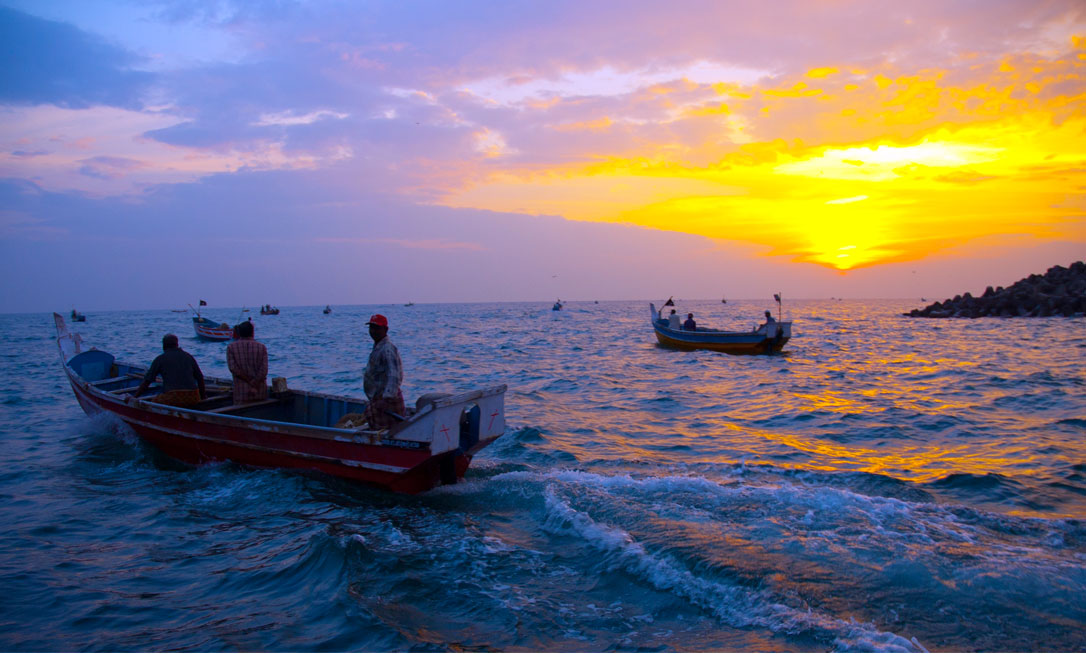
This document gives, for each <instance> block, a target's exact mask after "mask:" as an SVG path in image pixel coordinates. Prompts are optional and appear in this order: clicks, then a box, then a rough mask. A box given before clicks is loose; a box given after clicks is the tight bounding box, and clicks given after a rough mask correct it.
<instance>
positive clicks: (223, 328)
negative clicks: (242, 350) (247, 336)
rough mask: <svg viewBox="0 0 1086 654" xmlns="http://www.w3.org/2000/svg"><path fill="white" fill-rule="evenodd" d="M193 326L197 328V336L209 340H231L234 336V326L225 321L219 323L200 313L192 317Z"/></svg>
mask: <svg viewBox="0 0 1086 654" xmlns="http://www.w3.org/2000/svg"><path fill="white" fill-rule="evenodd" d="M192 328H193V329H195V330H196V335H197V336H199V337H200V338H205V339H207V340H209V341H229V340H230V339H232V338H234V328H233V327H231V326H230V325H227V324H226V323H224V322H223V323H219V322H215V321H214V320H211V319H210V318H204V317H202V316H201V315H200V314H196V315H195V316H193V317H192Z"/></svg>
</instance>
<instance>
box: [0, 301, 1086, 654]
mask: <svg viewBox="0 0 1086 654" xmlns="http://www.w3.org/2000/svg"><path fill="white" fill-rule="evenodd" d="M916 306H919V305H917V304H916V303H907V302H902V301H878V302H841V301H819V302H796V303H793V304H792V305H791V306H790V307H786V308H787V309H788V312H790V313H791V317H792V318H793V319H794V320H795V327H794V338H793V341H792V342H791V343H790V344H789V345H788V346H787V348H786V352H785V353H784V354H782V355H779V356H772V357H765V356H744V357H736V356H728V355H724V354H717V353H711V352H680V351H674V350H668V349H663V348H661V347H658V346H657V345H656V344H655V339H654V337H653V335H652V331H651V327H650V326H649V324H648V308H647V302H646V303H642V302H601V303H599V304H595V303H570V304H568V305H567V306H566V309H565V310H563V311H561V312H554V311H551V310H550V305H549V304H545V303H540V304H474V305H468V304H463V305H417V306H413V307H403V306H387V305H386V306H379V307H378V306H363V307H335V311H334V312H333V313H332V314H331V315H328V316H324V315H322V314H321V312H320V307H298V308H290V307H286V308H283V312H282V314H281V315H279V316H266V317H264V316H259V315H255V316H253V320H254V322H255V324H256V328H257V338H258V339H259V340H261V341H263V342H264V343H266V344H267V345H268V349H269V351H270V353H271V363H270V368H271V373H272V375H277V376H280V375H281V376H285V377H287V378H288V379H289V381H290V385H291V386H292V387H295V388H305V389H311V390H322V391H328V392H334V393H338V394H344V395H356V396H361V395H362V391H361V386H362V382H361V370H362V366H363V364H364V361H365V357H366V356H367V354H368V351H369V348H370V345H371V343H370V341H369V339H368V336H367V335H366V333H365V326H364V325H363V323H364V321H365V319H366V318H367V317H368V316H369V315H370V314H371V313H373V312H375V311H380V312H382V313H385V314H387V315H388V316H389V318H390V321H391V326H392V331H391V335H392V338H393V340H394V342H395V343H396V344H397V345H398V347H399V348H400V352H401V354H402V356H403V359H404V364H405V368H406V381H405V395H406V396H408V398H409V400H411V399H413V398H414V397H416V396H418V395H419V394H421V393H425V392H431V391H439V390H440V391H462V390H468V389H472V388H476V387H481V386H485V385H490V384H494V383H505V384H508V386H509V392H508V393H507V395H506V413H507V422H508V425H509V426H508V427H507V429H506V433H505V435H504V436H503V437H502V438H501V439H499V440H498V441H497V442H496V443H495V444H494V445H492V446H491V447H490V448H489V449H487V450H485V451H484V452H483V453H482V454H481V455H480V456H479V457H477V458H476V460H475V462H474V463H473V465H472V468H471V469H470V470H469V471H468V477H467V478H466V480H465V481H464V482H463V483H461V484H459V485H457V486H450V487H443V488H439V489H436V490H434V491H431V492H429V493H426V494H423V495H420V496H414V497H407V496H398V495H392V494H389V493H386V492H383V491H379V490H371V489H367V488H363V487H360V486H357V485H355V484H352V483H348V482H344V481H340V480H336V479H332V478H328V477H323V476H319V475H311V474H302V473H293V472H282V471H274V470H257V469H251V468H246V467H241V466H237V465H232V464H215V465H208V466H202V467H188V466H185V465H182V464H179V463H176V462H174V461H171V460H170V459H168V458H165V457H163V456H162V455H161V454H159V453H157V452H156V451H155V450H154V449H153V448H151V447H149V446H146V445H144V444H142V443H141V442H139V441H138V440H137V439H136V438H134V437H133V436H132V435H131V434H130V433H128V432H127V431H126V430H125V429H124V428H123V427H119V426H117V425H116V424H113V423H111V422H110V421H108V420H106V419H102V418H97V419H92V418H88V417H86V416H85V415H84V414H83V413H82V411H81V410H80V409H79V407H78V405H77V404H76V402H75V399H74V397H73V395H72V392H71V389H70V388H69V387H68V386H67V384H66V381H65V378H64V375H63V373H62V371H61V368H60V364H59V362H58V358H57V353H56V347H55V343H54V341H53V331H54V330H53V328H52V318H51V316H49V315H45V314H35V315H23V316H15V315H6V316H0V342H2V344H3V347H2V348H0V356H2V357H3V361H4V383H3V385H2V386H0V388H2V391H0V402H2V406H3V410H2V411H0V426H2V427H0V428H2V432H3V434H2V435H3V438H2V440H0V447H2V448H3V449H2V456H3V460H4V461H5V463H6V465H5V466H4V467H3V469H2V470H0V500H2V502H0V522H2V523H3V524H4V525H5V527H4V529H3V530H2V531H0V543H2V546H0V589H2V591H3V592H2V593H0V649H3V650H15V651H28V650H46V651H50V650H52V651H55V650H70V651H105V650H120V651H130V650H156V651H161V650H227V651H251V650H270V651H284V650H315V651H322V650H366V651H386V650H416V651H419V650H421V651H448V650H457V651H461V650H469V651H483V650H503V651H515V650H548V651H602V650H612V651H613V650H620V651H628V650H648V651H660V650H683V651H691V650H728V651H766V650H772V651H830V650H887V651H900V650H915V651H922V650H924V649H927V650H930V651H939V650H956V651H973V650H987V651H1055V650H1059V651H1083V650H1086V601H1084V599H1083V598H1084V597H1086V522H1084V520H1086V445H1084V440H1086V372H1084V369H1086V365H1084V363H1086V322H1084V320H1083V319H1082V318H1072V319H1067V318H1051V319H1041V318H1038V319H1019V320H1001V319H979V320H943V321H932V320H919V319H909V318H904V317H901V316H900V313H901V312H902V311H906V310H908V309H911V308H915V307H916ZM678 308H679V309H680V310H681V311H682V312H683V313H685V312H686V311H693V312H694V313H695V316H696V317H697V318H698V319H699V322H700V323H701V324H705V325H709V326H716V327H721V328H728V329H749V328H750V327H751V326H752V324H753V322H754V320H755V318H756V317H757V316H759V315H760V314H761V312H762V311H763V310H764V309H767V308H770V307H769V306H767V305H764V304H762V303H753V302H749V303H748V302H734V303H729V304H727V305H722V304H720V303H719V302H717V303H712V302H701V303H698V302H693V303H680V305H679V307H678ZM208 315H209V316H210V317H212V318H215V319H218V320H224V321H229V322H234V321H236V320H237V319H238V315H239V313H238V311H237V310H233V311H226V310H223V311H218V312H216V311H209V312H208ZM76 328H77V330H78V331H80V332H81V333H82V334H83V337H84V340H85V342H86V343H87V344H90V345H96V346H98V347H99V348H101V349H106V350H109V351H111V352H112V353H114V354H115V355H117V357H118V358H119V359H121V360H124V361H134V362H144V363H147V362H150V360H151V359H152V358H153V357H154V356H155V355H156V354H157V352H158V351H159V350H158V346H159V342H160V339H161V336H162V334H164V333H166V332H168V331H173V332H176V333H177V334H178V335H180V336H181V342H182V347H183V348H185V349H187V350H188V351H190V352H192V353H193V354H194V355H195V356H196V357H197V359H198V360H199V361H200V363H201V365H202V367H203V368H204V371H205V373H206V374H211V375H221V376H227V375H228V373H227V370H226V361H225V345H224V344H221V343H204V342H198V341H196V340H195V338H194V337H193V334H192V328H191V324H190V322H189V320H188V317H187V316H186V315H184V314H177V313H171V312H168V311H159V312H116V313H99V314H95V313H91V314H90V315H89V316H88V322H86V323H84V324H79V325H77V326H76Z"/></svg>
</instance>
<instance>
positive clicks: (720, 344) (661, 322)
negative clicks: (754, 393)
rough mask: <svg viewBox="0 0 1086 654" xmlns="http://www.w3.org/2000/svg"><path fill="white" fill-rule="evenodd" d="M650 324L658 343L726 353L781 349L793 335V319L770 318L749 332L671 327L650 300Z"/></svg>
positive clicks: (683, 348) (680, 347) (768, 351)
mask: <svg viewBox="0 0 1086 654" xmlns="http://www.w3.org/2000/svg"><path fill="white" fill-rule="evenodd" d="M649 311H650V312H651V320H652V328H653V330H654V331H655V332H656V340H658V341H659V342H660V344H661V345H665V346H668V347H674V348H679V349H682V350H714V351H716V352H727V353H728V354H771V353H773V352H780V351H781V349H782V348H783V347H784V345H785V343H787V342H788V340H789V339H790V338H792V321H791V320H784V321H780V322H771V323H769V324H768V325H763V326H762V327H760V328H758V329H756V330H754V331H749V332H726V331H721V330H719V329H706V328H705V327H698V328H697V329H696V330H693V331H691V330H687V329H671V328H670V327H668V322H667V320H665V319H662V318H661V317H660V314H659V313H658V312H657V311H656V305H655V304H653V303H651V302H650V303H649Z"/></svg>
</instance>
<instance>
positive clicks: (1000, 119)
mask: <svg viewBox="0 0 1086 654" xmlns="http://www.w3.org/2000/svg"><path fill="white" fill-rule="evenodd" d="M1017 64H1018V65H1014V66H1011V67H1009V69H1008V67H1007V66H1001V65H998V64H997V65H995V66H993V67H992V68H991V69H989V70H988V71H987V72H986V74H987V75H988V77H987V78H985V79H980V80H974V81H973V82H970V83H959V85H951V84H949V83H948V82H947V81H946V77H947V76H946V75H945V74H944V73H942V72H939V71H934V72H931V73H927V74H925V75H923V76H912V77H909V76H898V77H895V76H892V75H889V74H882V73H863V72H862V71H852V72H849V73H847V74H845V73H841V72H840V71H841V70H848V68H847V67H824V68H820V69H815V70H814V71H812V72H810V73H808V74H807V75H806V76H805V77H804V78H803V79H788V80H786V79H782V80H778V81H776V82H775V83H773V84H772V85H771V86H766V87H759V86H756V85H752V86H737V85H727V86H722V85H719V84H718V85H712V86H711V87H707V88H706V89H704V90H705V91H706V92H711V95H708V96H705V97H704V100H699V98H700V97H702V96H699V94H698V91H699V90H702V89H700V88H691V87H692V86H693V87H697V85H689V84H688V85H686V86H678V87H675V91H674V92H673V93H669V94H665V95H666V96H667V100H666V101H665V100H661V99H659V98H656V97H650V95H649V94H647V95H644V96H642V97H641V100H640V101H641V102H642V103H643V104H644V103H653V102H656V103H659V106H660V107H661V112H662V115H664V116H666V119H667V120H668V121H669V122H668V123H667V126H668V129H667V130H666V131H661V130H659V129H655V128H654V129H650V128H649V127H646V128H645V130H644V132H643V134H644V135H645V136H644V138H642V140H641V141H640V143H639V151H637V152H631V151H629V150H628V148H627V149H624V151H622V152H615V151H611V150H610V148H617V146H618V144H619V143H620V142H619V141H617V140H614V139H617V138H618V136H617V134H618V133H621V136H623V137H624V138H625V139H626V140H625V141H623V142H624V143H628V141H629V138H630V136H631V134H634V133H642V132H637V131H636V130H638V129H640V127H641V125H645V124H646V123H645V121H644V119H639V120H640V122H638V123H636V124H634V123H629V122H624V118H623V116H622V115H621V112H620V111H617V110H612V111H610V112H609V117H608V120H607V123H606V125H605V128H606V131H602V132H599V137H598V138H596V139H594V140H591V141H584V143H586V144H589V145H588V147H591V148H592V149H591V150H582V149H579V146H580V143H577V142H573V141H571V142H569V144H568V146H567V150H566V152H565V155H564V156H563V161H562V162H561V163H555V164H554V165H551V166H539V165H534V166H532V167H531V168H517V167H515V166H510V167H506V168H504V169H503V170H501V171H500V172H491V173H487V174H485V175H484V176H482V177H481V178H478V179H475V180H473V182H472V184H470V185H466V186H464V187H462V188H458V189H453V190H451V191H450V192H449V193H448V194H447V195H446V196H445V197H444V198H443V200H442V202H443V203H444V204H448V205H451V206H459V207H475V208H487V209H493V210H500V211H519V212H528V213H548V214H557V215H562V216H564V217H566V218H569V219H574V220H590V221H617V222H626V223H633V224H637V225H643V226H646V227H652V228H657V229H666V230H673V231H680V232H686V233H691V234H699V235H703V236H706V237H710V238H714V239H727V240H733V241H736V240H737V241H746V242H750V243H755V244H758V245H761V246H764V252H765V253H766V254H767V255H770V256H785V257H789V258H791V259H792V260H795V261H801V262H809V263H815V264H818V265H822V266H826V267H830V268H833V269H837V270H842V271H846V270H850V269H855V268H860V267H864V266H872V265H877V264H882V263H890V262H898V261H909V260H916V259H921V258H924V257H926V256H929V255H930V254H932V253H934V252H938V251H940V250H943V249H947V248H950V247H955V246H960V245H963V244H965V243H968V242H970V241H974V240H977V239H983V238H985V237H989V236H993V235H1000V234H1026V235H1031V236H1034V237H1039V238H1051V239H1067V240H1071V241H1076V242H1086V228H1084V223H1086V220H1084V215H1086V195H1084V193H1083V189H1086V154H1083V153H1086V85H1084V84H1083V83H1082V81H1081V80H1082V79H1084V78H1086V63H1083V62H1082V61H1081V60H1079V59H1075V58H1073V57H1067V58H1065V59H1063V60H1056V61H1047V60H1038V61H1033V62H1030V65H1022V62H1017ZM815 85H817V86H815ZM657 95H660V94H657ZM722 100H723V101H722ZM639 110H640V111H641V112H642V113H644V112H645V111H646V109H644V107H641V108H640V109H639ZM566 124H568V123H566ZM649 125H650V127H651V123H650V124H649ZM569 131H570V130H569V129H568V128H561V129H560V128H558V127H555V128H554V129H553V132H552V133H553V134H554V135H555V137H556V138H557V137H559V136H562V137H563V138H564V137H565V135H566V134H569ZM770 134H777V135H781V136H779V137H776V138H766V135H770ZM650 135H651V136H652V138H650ZM759 135H761V136H759ZM571 136H573V137H574V138H575V135H571ZM661 136H668V138H666V139H665V138H661ZM573 153H578V154H573ZM578 160H579V161H581V162H586V163H576V162H577V161H578ZM571 161H572V162H574V163H570V162H571Z"/></svg>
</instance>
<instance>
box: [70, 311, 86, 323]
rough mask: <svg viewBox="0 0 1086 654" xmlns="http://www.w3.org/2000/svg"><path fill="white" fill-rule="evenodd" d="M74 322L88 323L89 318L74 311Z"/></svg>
mask: <svg viewBox="0 0 1086 654" xmlns="http://www.w3.org/2000/svg"><path fill="white" fill-rule="evenodd" d="M72 322H87V316H85V315H83V314H82V313H79V312H78V311H76V310H75V309H72Z"/></svg>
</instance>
